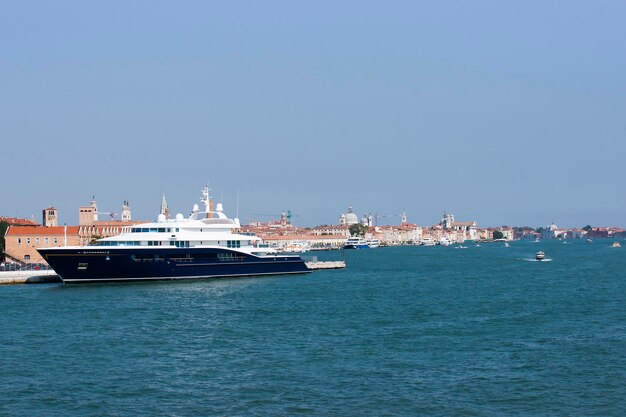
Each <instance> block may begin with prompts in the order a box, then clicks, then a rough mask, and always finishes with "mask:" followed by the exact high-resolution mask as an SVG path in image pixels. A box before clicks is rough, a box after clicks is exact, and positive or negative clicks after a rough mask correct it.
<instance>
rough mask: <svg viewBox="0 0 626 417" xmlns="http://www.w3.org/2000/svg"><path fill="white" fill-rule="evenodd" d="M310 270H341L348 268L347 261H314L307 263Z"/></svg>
mask: <svg viewBox="0 0 626 417" xmlns="http://www.w3.org/2000/svg"><path fill="white" fill-rule="evenodd" d="M306 266H307V267H308V268H309V269H341V268H345V267H346V261H324V262H322V261H312V262H306Z"/></svg>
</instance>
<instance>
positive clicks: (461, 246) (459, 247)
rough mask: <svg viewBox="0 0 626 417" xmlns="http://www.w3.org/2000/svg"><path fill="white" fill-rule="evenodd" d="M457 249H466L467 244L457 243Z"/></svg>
mask: <svg viewBox="0 0 626 417" xmlns="http://www.w3.org/2000/svg"><path fill="white" fill-rule="evenodd" d="M457 249H467V246H463V245H459V246H457Z"/></svg>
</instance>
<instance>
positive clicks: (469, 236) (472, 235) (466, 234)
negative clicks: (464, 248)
mask: <svg viewBox="0 0 626 417" xmlns="http://www.w3.org/2000/svg"><path fill="white" fill-rule="evenodd" d="M439 226H441V227H442V228H443V229H445V230H446V231H448V233H449V232H450V231H455V232H457V233H456V235H460V234H462V235H463V236H462V239H463V240H477V239H478V224H477V223H476V222H475V221H471V222H457V221H455V219H454V215H453V214H449V213H443V217H442V219H441V221H440V222H439ZM457 240H460V238H457ZM463 240H461V241H463Z"/></svg>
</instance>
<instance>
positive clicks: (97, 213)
mask: <svg viewBox="0 0 626 417" xmlns="http://www.w3.org/2000/svg"><path fill="white" fill-rule="evenodd" d="M94 214H96V215H98V216H99V215H101V214H102V215H104V214H106V215H107V216H109V219H110V220H114V219H115V216H117V213H113V212H112V211H96V212H95V213H94Z"/></svg>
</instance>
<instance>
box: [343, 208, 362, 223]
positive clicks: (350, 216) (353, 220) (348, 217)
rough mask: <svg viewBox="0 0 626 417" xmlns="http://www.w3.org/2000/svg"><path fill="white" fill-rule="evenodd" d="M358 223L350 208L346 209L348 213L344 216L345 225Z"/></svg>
mask: <svg viewBox="0 0 626 417" xmlns="http://www.w3.org/2000/svg"><path fill="white" fill-rule="evenodd" d="M358 222H359V218H358V217H357V215H356V214H354V213H353V212H352V206H350V207H348V213H347V214H346V224H347V225H352V224H357V223H358Z"/></svg>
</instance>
